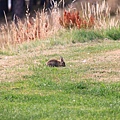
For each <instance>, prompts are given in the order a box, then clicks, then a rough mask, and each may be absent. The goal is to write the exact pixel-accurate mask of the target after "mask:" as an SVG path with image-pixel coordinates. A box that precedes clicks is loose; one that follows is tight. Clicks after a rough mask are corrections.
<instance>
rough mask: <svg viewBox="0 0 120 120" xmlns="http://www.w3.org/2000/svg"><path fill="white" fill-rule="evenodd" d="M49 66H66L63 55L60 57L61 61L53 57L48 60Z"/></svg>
mask: <svg viewBox="0 0 120 120" xmlns="http://www.w3.org/2000/svg"><path fill="white" fill-rule="evenodd" d="M47 66H49V67H65V62H64V60H63V57H60V61H58V60H56V59H51V60H49V61H48V62H47Z"/></svg>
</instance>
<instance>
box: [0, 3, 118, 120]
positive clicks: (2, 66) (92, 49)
mask: <svg viewBox="0 0 120 120" xmlns="http://www.w3.org/2000/svg"><path fill="white" fill-rule="evenodd" d="M71 7H72V6H71ZM71 7H70V10H71V12H70V11H69V10H68V11H66V10H65V11H60V10H59V9H58V8H57V9H56V8H54V9H52V10H51V11H50V16H49V14H46V13H45V12H44V11H43V12H41V13H39V12H36V13H35V14H36V17H35V18H32V19H31V18H29V14H28V16H27V14H26V17H27V18H26V19H25V21H24V22H23V21H21V20H19V21H18V23H17V26H16V24H14V22H12V23H10V24H9V22H7V18H6V19H5V20H6V25H2V26H0V31H1V32H0V120H119V119H120V21H119V19H118V18H117V17H118V15H117V14H116V16H115V17H110V8H109V6H108V4H107V3H105V2H104V1H103V2H102V4H99V3H96V4H95V5H92V4H91V5H90V4H89V3H88V4H85V6H84V7H83V5H82V4H81V7H82V11H80V13H79V11H74V10H73V8H71ZM61 12H63V13H61ZM62 14H63V15H62ZM93 14H94V16H93ZM60 21H61V22H60ZM60 56H62V57H63V58H64V60H65V63H66V67H58V68H56V67H48V66H46V62H47V61H48V60H49V59H52V58H55V59H59V58H60Z"/></svg>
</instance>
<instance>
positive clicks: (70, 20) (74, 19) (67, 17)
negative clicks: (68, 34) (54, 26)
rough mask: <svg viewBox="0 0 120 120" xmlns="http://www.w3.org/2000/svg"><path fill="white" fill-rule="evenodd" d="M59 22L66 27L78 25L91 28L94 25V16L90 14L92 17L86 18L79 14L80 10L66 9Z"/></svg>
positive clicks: (78, 26) (79, 27)
mask: <svg viewBox="0 0 120 120" xmlns="http://www.w3.org/2000/svg"><path fill="white" fill-rule="evenodd" d="M59 23H60V25H61V26H63V27H65V28H72V27H77V28H78V29H81V28H91V27H93V26H94V17H93V16H90V18H88V19H85V18H82V17H80V16H79V12H78V11H71V12H68V11H64V12H63V17H60V18H59Z"/></svg>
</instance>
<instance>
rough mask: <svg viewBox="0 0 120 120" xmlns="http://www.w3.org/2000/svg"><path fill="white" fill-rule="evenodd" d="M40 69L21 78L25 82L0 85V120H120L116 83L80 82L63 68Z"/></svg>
mask: <svg viewBox="0 0 120 120" xmlns="http://www.w3.org/2000/svg"><path fill="white" fill-rule="evenodd" d="M41 67H43V66H39V67H38V68H36V69H34V72H35V73H34V75H32V76H24V78H26V79H27V80H25V81H17V82H14V83H1V85H0V95H1V96H0V113H1V116H0V117H1V118H2V120H8V119H9V120H13V119H15V120H16V119H17V120H19V119H23V120H26V119H28V120H29V119H35V120H39V119H43V120H44V119H49V120H50V119H51V120H56V119H58V120H61V119H72V120H74V119H75V120H76V119H85V120H86V119H88V120H89V119H99V120H101V119H104V120H106V119H111V120H113V119H116V120H117V119H119V118H120V114H119V110H120V101H119V100H120V92H119V91H120V83H119V82H118V83H110V84H108V83H104V82H95V81H92V80H90V79H88V80H87V79H86V80H82V81H81V80H80V79H81V78H78V75H77V76H76V75H75V72H74V71H70V70H68V69H67V68H65V69H61V68H48V67H43V68H41ZM59 69H60V70H59ZM43 73H44V75H43ZM45 74H46V75H45ZM75 76H76V77H75ZM72 77H75V78H76V81H74V82H73V81H71V79H70V78H72ZM77 81H79V82H77Z"/></svg>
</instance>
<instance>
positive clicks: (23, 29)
mask: <svg viewBox="0 0 120 120" xmlns="http://www.w3.org/2000/svg"><path fill="white" fill-rule="evenodd" d="M77 4H79V3H78V2H77ZM80 5H81V9H82V10H81V11H79V9H77V8H75V6H74V3H72V4H71V5H70V6H69V8H68V9H66V11H68V12H69V11H73V10H74V9H77V10H76V11H78V12H79V14H80V17H81V18H83V19H84V20H86V21H88V20H89V19H90V17H91V16H93V18H94V27H92V28H94V29H103V28H104V29H107V28H112V27H118V26H119V25H120V22H119V20H118V19H116V18H111V17H110V7H109V6H108V4H107V3H106V2H105V1H103V2H102V3H101V4H100V3H99V4H98V3H96V4H90V3H85V4H82V3H80ZM35 14H36V17H35V18H30V17H29V13H27V14H26V18H25V20H22V21H21V20H18V23H17V25H16V24H15V23H14V22H12V23H11V24H8V22H7V18H6V17H5V20H6V24H5V25H2V26H1V27H0V31H1V33H0V49H1V50H5V49H6V48H9V49H13V48H15V47H16V45H17V44H20V43H22V42H24V41H26V42H29V41H31V40H36V39H45V38H48V37H50V36H51V35H54V34H55V33H56V32H57V31H58V30H63V27H62V26H61V25H60V23H59V19H60V17H61V15H62V14H64V11H61V10H60V9H59V8H58V7H57V5H56V6H55V8H53V9H52V10H51V11H50V12H49V13H47V12H45V10H44V9H43V11H42V12H36V13H35ZM11 45H12V46H11ZM13 46H14V47H13Z"/></svg>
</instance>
